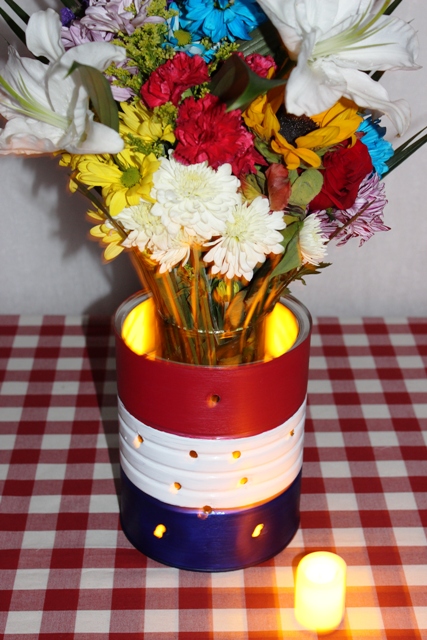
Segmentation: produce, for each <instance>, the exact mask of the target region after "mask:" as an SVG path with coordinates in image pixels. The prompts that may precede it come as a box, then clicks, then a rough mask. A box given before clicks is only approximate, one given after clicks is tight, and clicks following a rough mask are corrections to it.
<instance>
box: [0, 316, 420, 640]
mask: <svg viewBox="0 0 427 640" xmlns="http://www.w3.org/2000/svg"><path fill="white" fill-rule="evenodd" d="M310 367H311V371H310V384H309V394H310V395H309V406H308V415H307V422H306V432H307V433H306V445H305V462H304V467H303V494H302V505H301V506H302V524H301V529H300V530H299V532H298V533H297V535H296V537H295V538H294V540H293V541H292V543H291V544H290V545H289V547H288V548H287V549H285V550H284V551H283V552H282V553H281V554H279V555H278V556H276V558H274V559H273V560H271V561H269V562H266V563H264V564H263V565H261V566H258V567H254V568H251V569H246V570H244V571H236V572H231V573H218V574H204V573H192V572H186V571H179V570H177V569H172V568H168V567H165V566H162V565H159V564H158V563H156V562H154V561H152V560H149V559H147V558H145V557H144V556H143V555H142V554H140V553H139V552H137V551H136V550H134V549H133V547H132V546H131V545H130V544H129V543H128V541H127V540H126V538H125V537H124V535H123V533H122V532H121V529H120V525H119V520H118V498H117V493H116V492H117V490H118V489H119V487H118V485H117V477H118V435H117V433H118V427H117V409H116V387H115V370H114V346H113V339H112V336H111V332H110V321H109V319H106V318H90V319H89V320H86V321H84V322H82V320H81V318H71V317H67V318H63V317H51V316H50V317H49V316H48V317H43V318H42V317H32V318H21V317H18V316H13V317H10V316H9V317H5V316H3V317H1V318H0V385H1V386H0V486H1V490H2V498H1V502H0V523H1V524H0V548H1V551H0V565H1V573H0V586H1V591H0V609H1V611H0V638H4V639H5V640H18V639H19V640H36V639H43V640H71V639H74V638H75V639H77V640H110V639H111V640H112V639H114V640H141V639H147V640H255V639H256V640H269V639H277V640H282V639H286V640H293V639H296V640H300V639H301V640H303V639H307V640H312V639H314V638H317V636H316V634H313V633H311V632H306V631H303V630H301V629H300V628H299V627H298V625H297V623H296V622H295V619H294V617H293V571H294V569H295V567H296V565H297V563H298V561H299V559H300V558H301V556H302V555H304V554H305V553H307V552H310V551H314V550H318V549H325V550H330V551H334V552H336V553H338V554H340V555H341V556H342V557H343V558H344V559H345V561H346V562H347V565H348V589H347V609H346V615H345V620H344V623H343V625H342V627H341V628H340V629H339V630H337V631H336V632H335V633H334V634H333V635H331V636H330V637H331V638H334V640H335V639H344V638H345V639H352V640H365V639H366V640H368V639H369V640H371V639H381V640H392V639H393V640H426V639H427V538H426V530H427V529H426V527H427V448H426V445H427V319H425V320H421V319H413V320H403V319H402V320H399V321H386V320H384V319H382V318H377V319H369V320H365V321H361V320H354V321H353V320H352V321H346V322H344V321H341V322H340V321H339V320H338V319H336V318H323V319H321V320H320V321H319V322H318V323H317V324H315V327H314V334H313V339H312V359H311V363H310Z"/></svg>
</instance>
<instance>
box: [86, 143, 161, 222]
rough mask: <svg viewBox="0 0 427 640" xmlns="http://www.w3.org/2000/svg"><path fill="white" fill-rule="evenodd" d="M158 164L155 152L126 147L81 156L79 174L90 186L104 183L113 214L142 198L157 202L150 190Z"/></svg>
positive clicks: (104, 194) (104, 191) (107, 202)
mask: <svg viewBox="0 0 427 640" xmlns="http://www.w3.org/2000/svg"><path fill="white" fill-rule="evenodd" d="M158 167H159V161H158V160H157V158H156V156H155V155H154V154H153V153H150V154H148V155H144V154H143V153H139V152H138V151H133V150H132V149H124V150H123V151H122V152H121V153H118V154H117V155H115V156H88V155H86V156H81V159H80V161H79V162H78V163H77V171H76V176H75V178H76V180H78V181H79V182H82V183H83V184H87V185H89V186H90V187H102V195H103V198H104V200H105V204H106V205H107V206H108V207H109V210H110V214H111V215H112V216H116V215H117V214H118V213H120V211H121V210H122V209H124V208H125V207H130V206H132V205H135V204H138V203H139V201H140V200H141V198H142V199H143V200H147V201H148V202H154V200H153V199H152V198H151V196H150V191H151V187H152V186H153V174H154V173H155V171H157V169H158Z"/></svg>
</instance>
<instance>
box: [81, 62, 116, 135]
mask: <svg viewBox="0 0 427 640" xmlns="http://www.w3.org/2000/svg"><path fill="white" fill-rule="evenodd" d="M76 70H78V71H79V73H80V78H81V80H82V83H83V85H84V87H85V89H86V91H87V92H88V94H89V98H90V99H91V101H92V105H93V108H94V110H95V113H96V115H97V116H98V118H99V121H100V122H101V123H102V124H105V125H106V126H107V127H110V128H111V129H114V131H118V130H119V110H118V108H117V104H116V102H115V100H114V98H113V94H112V93H111V87H110V85H109V83H108V80H107V79H106V78H105V77H104V76H103V75H102V73H101V72H100V71H98V69H94V68H93V67H90V66H88V65H85V64H79V63H78V62H74V63H73V65H72V67H71V68H70V70H69V72H68V74H71V73H73V72H74V71H76Z"/></svg>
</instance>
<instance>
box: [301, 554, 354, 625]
mask: <svg viewBox="0 0 427 640" xmlns="http://www.w3.org/2000/svg"><path fill="white" fill-rule="evenodd" d="M346 569H347V565H346V563H345V562H344V560H343V559H342V558H340V557H339V556H337V555H336V554H335V553H329V552H328V551H316V552H314V553H309V554H308V555H306V556H305V557H304V558H303V559H302V560H301V562H300V563H299V565H298V568H297V573H296V580H295V617H296V619H297V620H298V622H299V623H300V624H301V625H302V626H303V627H305V628H306V629H311V630H313V631H317V632H318V633H329V632H330V631H333V630H334V629H336V628H337V627H338V626H339V624H340V623H341V621H342V619H343V616H344V609H345V587H346Z"/></svg>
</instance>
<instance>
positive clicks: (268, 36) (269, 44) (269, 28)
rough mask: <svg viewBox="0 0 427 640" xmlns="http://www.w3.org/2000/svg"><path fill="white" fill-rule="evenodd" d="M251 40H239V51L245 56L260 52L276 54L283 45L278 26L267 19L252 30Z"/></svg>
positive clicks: (263, 54)
mask: <svg viewBox="0 0 427 640" xmlns="http://www.w3.org/2000/svg"><path fill="white" fill-rule="evenodd" d="M250 36H251V39H250V40H239V41H238V44H239V51H241V52H242V53H244V55H245V56H248V55H250V54H251V53H259V54H260V55H262V56H275V55H276V53H277V51H278V50H279V49H280V48H281V47H282V40H281V38H280V36H279V32H278V31H277V29H276V27H274V26H273V24H272V23H271V22H270V20H267V21H266V22H264V23H263V24H262V25H261V26H260V27H258V28H257V29H254V30H253V31H251V34H250Z"/></svg>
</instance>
